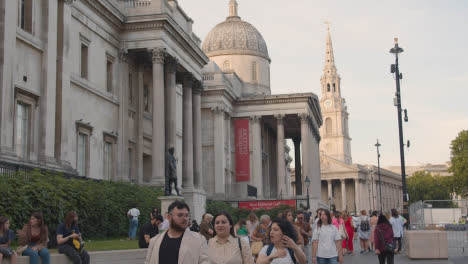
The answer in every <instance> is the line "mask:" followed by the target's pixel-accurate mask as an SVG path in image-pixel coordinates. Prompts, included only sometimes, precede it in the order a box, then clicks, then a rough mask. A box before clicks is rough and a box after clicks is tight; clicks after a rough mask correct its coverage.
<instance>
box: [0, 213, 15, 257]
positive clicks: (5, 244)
mask: <svg viewBox="0 0 468 264" xmlns="http://www.w3.org/2000/svg"><path fill="white" fill-rule="evenodd" d="M14 238H15V233H14V232H13V231H12V230H10V220H9V219H8V217H6V216H0V263H2V260H3V258H4V257H5V258H7V257H9V258H10V263H11V264H16V263H17V257H18V256H17V255H16V252H15V251H14V250H13V249H12V248H11V247H10V244H11V241H12V240H13V239H14Z"/></svg>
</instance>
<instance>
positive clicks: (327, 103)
mask: <svg viewBox="0 0 468 264" xmlns="http://www.w3.org/2000/svg"><path fill="white" fill-rule="evenodd" d="M324 105H325V108H326V109H329V108H330V106H331V105H332V101H331V100H330V99H327V100H325V102H324Z"/></svg>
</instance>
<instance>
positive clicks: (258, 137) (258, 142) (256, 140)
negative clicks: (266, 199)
mask: <svg viewBox="0 0 468 264" xmlns="http://www.w3.org/2000/svg"><path fill="white" fill-rule="evenodd" d="M261 118H262V117H261V116H252V117H250V121H251V122H252V152H253V153H252V157H253V164H252V165H253V168H252V172H253V179H252V183H253V185H254V186H255V187H256V188H257V196H258V197H259V198H261V197H263V192H262V191H263V188H262V186H263V184H262V177H263V173H262V162H263V160H262V131H261V122H262V121H261Z"/></svg>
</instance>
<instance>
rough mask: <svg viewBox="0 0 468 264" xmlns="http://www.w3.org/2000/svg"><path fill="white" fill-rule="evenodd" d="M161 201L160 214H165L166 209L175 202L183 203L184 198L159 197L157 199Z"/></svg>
mask: <svg viewBox="0 0 468 264" xmlns="http://www.w3.org/2000/svg"><path fill="white" fill-rule="evenodd" d="M158 199H159V200H160V201H161V214H164V213H166V212H167V208H168V207H169V205H171V203H173V202H175V201H183V200H184V197H183V196H159V198H158Z"/></svg>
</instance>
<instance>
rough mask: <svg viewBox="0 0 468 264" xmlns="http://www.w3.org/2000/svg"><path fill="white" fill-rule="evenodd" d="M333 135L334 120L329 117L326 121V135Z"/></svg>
mask: <svg viewBox="0 0 468 264" xmlns="http://www.w3.org/2000/svg"><path fill="white" fill-rule="evenodd" d="M332 133H333V130H332V119H331V118H330V117H328V118H327V119H326V120H325V134H327V135H330V134H332Z"/></svg>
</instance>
